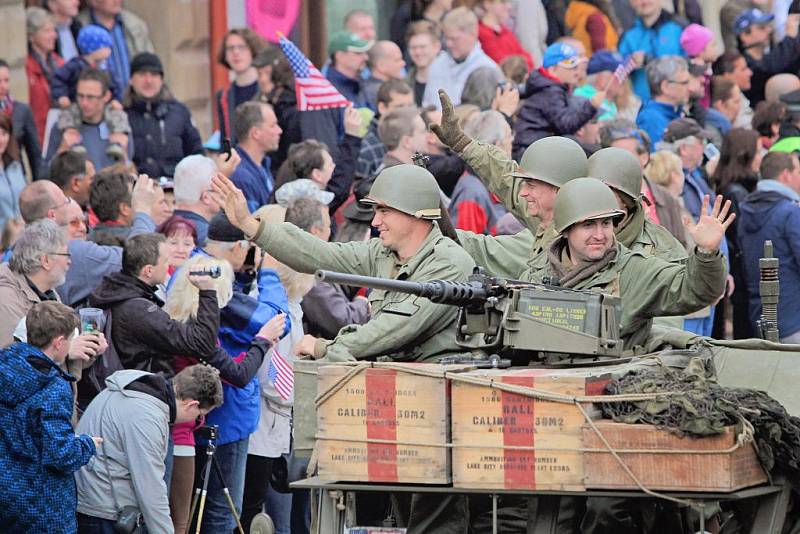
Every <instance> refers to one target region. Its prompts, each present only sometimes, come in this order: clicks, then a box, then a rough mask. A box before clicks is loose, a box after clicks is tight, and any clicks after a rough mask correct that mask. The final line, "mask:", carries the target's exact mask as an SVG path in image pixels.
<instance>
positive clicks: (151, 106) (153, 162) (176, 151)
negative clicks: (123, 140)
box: [125, 98, 203, 178]
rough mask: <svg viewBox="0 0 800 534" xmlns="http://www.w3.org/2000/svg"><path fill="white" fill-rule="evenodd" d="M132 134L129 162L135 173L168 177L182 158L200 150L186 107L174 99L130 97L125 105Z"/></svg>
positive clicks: (173, 172)
mask: <svg viewBox="0 0 800 534" xmlns="http://www.w3.org/2000/svg"><path fill="white" fill-rule="evenodd" d="M125 112H126V113H127V114H128V122H130V125H131V131H132V133H133V146H134V153H133V162H134V163H135V164H136V167H137V168H138V169H139V172H141V173H144V174H147V175H149V176H152V177H154V178H157V177H159V176H172V175H173V174H175V166H176V165H177V164H178V162H179V161H180V160H182V159H183V158H184V157H186V156H189V155H192V154H202V153H203V142H202V141H201V140H200V132H198V131H197V128H195V127H194V125H193V124H192V116H191V114H190V113H189V109H188V108H187V107H186V106H184V105H183V104H181V103H180V102H178V101H177V100H174V99H156V100H153V101H148V100H142V99H139V98H133V99H131V100H130V101H129V102H128V105H127V106H126V107H125Z"/></svg>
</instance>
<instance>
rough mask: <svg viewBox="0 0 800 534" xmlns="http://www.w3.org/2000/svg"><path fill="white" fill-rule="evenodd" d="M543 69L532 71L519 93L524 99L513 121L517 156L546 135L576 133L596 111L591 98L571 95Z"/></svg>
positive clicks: (515, 153)
mask: <svg viewBox="0 0 800 534" xmlns="http://www.w3.org/2000/svg"><path fill="white" fill-rule="evenodd" d="M543 72H544V71H543V70H542V69H539V70H535V71H533V72H531V75H530V76H529V77H528V81H527V82H525V89H524V90H523V92H522V93H521V94H520V97H521V98H523V99H524V100H523V103H522V107H521V108H520V110H519V114H518V115H517V121H516V122H515V123H514V156H515V158H518V157H519V155H521V154H522V152H524V151H525V149H526V148H528V146H529V145H530V144H531V143H533V142H534V141H538V140H539V139H541V138H543V137H549V136H551V135H573V134H574V133H575V132H577V131H578V130H580V129H581V127H582V126H583V125H584V124H586V123H587V122H589V120H591V119H592V118H593V117H594V115H595V113H597V110H596V109H595V107H594V106H593V105H592V103H591V102H590V101H589V100H586V99H584V98H572V97H571V96H570V92H569V88H568V87H567V86H566V85H565V84H563V83H561V82H559V81H557V80H555V79H553V78H551V77H550V76H548V75H546V74H544V73H543Z"/></svg>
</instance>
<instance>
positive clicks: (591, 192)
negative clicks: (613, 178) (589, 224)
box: [553, 178, 625, 234]
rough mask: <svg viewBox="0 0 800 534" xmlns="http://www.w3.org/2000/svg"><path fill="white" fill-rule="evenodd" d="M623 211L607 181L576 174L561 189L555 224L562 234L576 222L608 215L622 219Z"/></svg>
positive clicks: (554, 218)
mask: <svg viewBox="0 0 800 534" xmlns="http://www.w3.org/2000/svg"><path fill="white" fill-rule="evenodd" d="M624 215H625V213H624V212H623V211H622V210H620V209H619V208H618V204H617V197H616V196H615V195H614V192H613V191H611V188H609V187H608V186H607V185H606V184H604V183H603V182H601V181H600V180H597V179H595V178H576V179H574V180H570V181H569V182H567V183H566V184H564V187H562V188H561V189H560V190H559V191H558V195H557V196H556V203H555V206H554V207H553V227H554V228H555V230H556V232H558V233H559V234H563V233H564V231H565V230H566V229H567V228H569V227H570V226H572V225H573V224H575V223H579V222H582V221H588V220H592V219H605V218H607V217H613V218H615V219H620V218H622V217H623V216H624Z"/></svg>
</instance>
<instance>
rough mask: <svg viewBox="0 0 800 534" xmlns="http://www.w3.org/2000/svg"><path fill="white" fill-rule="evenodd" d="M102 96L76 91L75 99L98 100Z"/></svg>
mask: <svg viewBox="0 0 800 534" xmlns="http://www.w3.org/2000/svg"><path fill="white" fill-rule="evenodd" d="M102 98H103V95H87V94H84V93H78V94H76V95H75V99H76V100H100V99H102Z"/></svg>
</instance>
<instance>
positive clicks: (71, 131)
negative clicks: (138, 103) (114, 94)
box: [45, 69, 133, 169]
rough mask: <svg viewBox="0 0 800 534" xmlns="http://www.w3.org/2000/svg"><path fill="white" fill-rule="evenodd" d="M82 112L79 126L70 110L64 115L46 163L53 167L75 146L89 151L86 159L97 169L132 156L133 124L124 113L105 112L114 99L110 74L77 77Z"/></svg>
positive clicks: (52, 136) (91, 71) (91, 72)
mask: <svg viewBox="0 0 800 534" xmlns="http://www.w3.org/2000/svg"><path fill="white" fill-rule="evenodd" d="M75 100H76V101H77V104H78V111H79V113H80V123H78V124H67V123H71V122H72V117H71V115H70V114H69V112H68V111H64V112H62V113H61V117H60V118H59V124H58V125H57V126H54V127H53V129H52V131H51V132H50V138H49V141H48V143H47V154H46V156H45V163H46V164H47V165H48V167H49V165H50V162H51V161H52V160H53V158H54V156H55V155H56V154H60V153H62V152H64V151H66V150H69V149H70V148H72V147H75V146H76V145H81V146H83V147H84V148H85V149H86V153H87V156H88V157H89V159H90V160H91V162H92V163H93V164H94V166H95V168H96V169H102V168H104V167H108V166H109V165H113V164H114V163H117V162H118V161H120V160H125V159H127V160H128V161H130V160H131V159H132V157H133V141H132V140H130V139H129V136H128V133H129V132H130V125H129V124H128V118H127V115H125V113H124V112H122V111H117V110H111V109H110V108H109V112H108V113H107V112H106V104H108V102H109V101H110V100H111V91H110V90H109V86H108V75H107V74H106V73H105V72H102V71H99V70H97V69H86V70H84V71H83V72H82V73H81V75H80V78H78V86H77V90H76V94H75Z"/></svg>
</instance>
